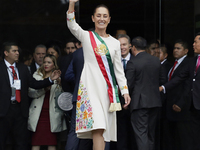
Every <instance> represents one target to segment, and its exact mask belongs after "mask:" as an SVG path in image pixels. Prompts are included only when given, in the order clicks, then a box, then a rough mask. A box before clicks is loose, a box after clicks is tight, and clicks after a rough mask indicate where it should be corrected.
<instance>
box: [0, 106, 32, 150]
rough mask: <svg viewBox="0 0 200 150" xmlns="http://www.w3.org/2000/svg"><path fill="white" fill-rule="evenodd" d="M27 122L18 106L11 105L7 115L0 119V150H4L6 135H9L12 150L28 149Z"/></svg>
mask: <svg viewBox="0 0 200 150" xmlns="http://www.w3.org/2000/svg"><path fill="white" fill-rule="evenodd" d="M27 122H28V119H27V118H25V117H23V116H22V114H21V109H20V104H11V105H10V108H9V111H8V114H7V115H6V116H5V117H0V150H5V145H6V140H7V138H8V135H11V136H10V137H11V141H12V145H13V147H14V150H29V149H30V145H29V142H30V132H29V131H28V129H27Z"/></svg>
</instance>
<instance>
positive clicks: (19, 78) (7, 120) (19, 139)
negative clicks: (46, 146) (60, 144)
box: [0, 42, 60, 150]
mask: <svg viewBox="0 0 200 150" xmlns="http://www.w3.org/2000/svg"><path fill="white" fill-rule="evenodd" d="M3 52H4V60H2V61H1V62H0V71H1V74H0V83H1V86H0V95H1V98H0V150H5V144H6V138H7V137H8V134H11V135H12V137H13V143H14V145H13V147H14V149H15V150H28V142H29V140H30V138H29V131H28V129H27V120H28V115H29V104H30V101H29V98H28V88H29V87H32V88H36V89H38V88H44V87H47V86H50V85H52V84H53V80H55V79H57V78H58V77H59V76H60V71H54V72H53V73H52V75H51V76H50V78H47V79H45V80H43V81H36V80H35V79H34V78H33V77H32V76H31V74H30V73H29V71H28V68H27V66H25V65H24V64H22V63H16V62H17V61H18V58H19V48H18V46H17V44H15V43H12V42H6V43H4V46H3Z"/></svg>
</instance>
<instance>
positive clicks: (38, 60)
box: [30, 44, 46, 75]
mask: <svg viewBox="0 0 200 150" xmlns="http://www.w3.org/2000/svg"><path fill="white" fill-rule="evenodd" d="M45 55H46V46H45V45H42V44H40V45H37V46H36V47H35V50H34V53H33V61H32V63H31V65H30V70H31V75H33V74H34V72H35V71H36V70H37V69H38V68H39V67H40V66H41V65H42V63H43V58H44V56H45Z"/></svg>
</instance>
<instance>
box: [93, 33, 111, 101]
mask: <svg viewBox="0 0 200 150" xmlns="http://www.w3.org/2000/svg"><path fill="white" fill-rule="evenodd" d="M89 34H90V40H91V44H92V48H93V51H94V54H95V57H96V59H97V62H98V65H99V68H100V70H101V72H102V74H103V76H104V78H105V80H106V83H107V85H108V96H109V99H110V103H113V90H112V86H111V83H110V81H109V78H108V75H107V72H106V69H105V66H104V64H103V61H102V59H101V56H100V55H98V54H97V53H96V52H95V49H96V48H97V44H96V41H95V39H94V36H93V33H92V32H91V31H89Z"/></svg>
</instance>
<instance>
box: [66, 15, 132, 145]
mask: <svg viewBox="0 0 200 150" xmlns="http://www.w3.org/2000/svg"><path fill="white" fill-rule="evenodd" d="M67 18H68V19H67V20H68V21H67V25H68V28H69V30H70V31H71V33H72V34H73V35H74V36H75V37H76V38H77V39H78V40H79V41H81V43H82V46H83V55H84V67H83V71H82V74H81V77H80V84H79V90H78V97H77V107H76V133H77V136H78V138H85V139H92V130H95V129H104V133H103V137H104V141H107V142H109V141H117V127H116V112H109V107H110V101H109V96H108V92H107V83H106V81H105V79H104V76H103V75H102V72H101V70H100V68H99V65H98V62H97V60H96V57H95V54H94V51H93V48H92V45H91V41H90V36H89V32H88V31H85V30H83V29H82V28H81V27H80V26H79V25H78V24H77V23H76V21H75V19H73V18H74V13H70V14H68V13H67ZM94 37H95V41H96V43H97V46H98V45H100V44H101V42H100V41H99V40H98V39H97V37H96V36H95V35H94ZM101 38H102V39H103V40H104V42H105V43H106V45H107V47H108V49H109V52H110V56H111V59H112V63H113V67H114V73H115V76H116V80H117V83H118V85H119V87H120V89H121V94H122V95H123V94H125V93H128V89H127V81H126V78H125V76H124V71H123V67H122V64H121V50H120V43H119V41H118V40H116V39H115V38H113V37H112V36H110V35H109V37H107V38H104V37H101Z"/></svg>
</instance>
